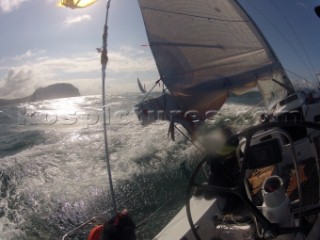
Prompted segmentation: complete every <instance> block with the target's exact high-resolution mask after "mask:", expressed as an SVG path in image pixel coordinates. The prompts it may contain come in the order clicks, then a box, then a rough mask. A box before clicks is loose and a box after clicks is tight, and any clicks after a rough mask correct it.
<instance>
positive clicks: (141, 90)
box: [137, 78, 147, 93]
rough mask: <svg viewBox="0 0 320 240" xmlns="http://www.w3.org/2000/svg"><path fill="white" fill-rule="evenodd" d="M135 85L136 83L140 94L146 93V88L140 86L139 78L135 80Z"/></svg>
mask: <svg viewBox="0 0 320 240" xmlns="http://www.w3.org/2000/svg"><path fill="white" fill-rule="evenodd" d="M137 83H138V87H139V90H140V92H141V93H146V92H147V91H146V86H145V85H144V87H142V84H141V82H140V80H139V78H137Z"/></svg>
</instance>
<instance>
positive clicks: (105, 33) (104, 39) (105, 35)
mask: <svg viewBox="0 0 320 240" xmlns="http://www.w3.org/2000/svg"><path fill="white" fill-rule="evenodd" d="M110 3H111V0H107V10H106V19H105V24H104V30H103V36H102V51H101V71H102V110H103V135H104V148H105V159H106V162H107V171H108V180H109V188H110V189H109V190H110V195H111V200H112V205H113V211H114V214H115V215H116V214H117V213H118V210H117V202H116V198H115V194H114V188H113V182H112V175H111V165H110V154H109V148H108V136H107V112H106V84H105V82H106V69H107V64H108V50H107V46H108V42H107V39H108V16H109V9H110Z"/></svg>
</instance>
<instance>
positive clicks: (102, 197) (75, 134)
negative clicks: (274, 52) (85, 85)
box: [0, 92, 261, 240]
mask: <svg viewBox="0 0 320 240" xmlns="http://www.w3.org/2000/svg"><path fill="white" fill-rule="evenodd" d="M141 98H142V95H141V94H138V93H126V94H118V95H109V96H108V97H107V108H108V142H109V153H110V160H111V167H112V177H113V180H114V187H115V195H116V201H117V205H118V208H119V209H123V208H126V209H128V210H129V213H130V214H131V215H132V217H133V219H134V221H135V222H136V224H138V228H137V235H138V239H152V237H154V236H155V235H156V234H157V233H158V232H159V231H160V230H161V228H162V227H163V226H164V225H165V224H166V223H168V221H169V220H170V218H172V217H173V216H174V214H176V213H177V212H178V211H179V210H180V208H181V207H182V206H183V204H184V201H185V194H186V193H185V191H186V190H185V187H186V185H187V182H188V179H189V176H190V174H191V172H192V168H193V166H194V164H195V163H196V162H197V161H199V160H200V158H201V157H202V155H203V153H202V152H200V151H199V150H197V148H196V147H195V146H194V145H193V144H192V143H191V142H190V141H189V140H188V139H187V138H185V136H184V135H183V134H181V133H180V132H179V131H176V132H175V141H172V140H171V139H170V138H168V136H167V132H168V127H169V124H168V123H165V122H160V121H159V122H156V123H155V124H153V125H149V126H141V124H140V123H139V120H138V118H137V117H136V115H135V114H134V111H133V108H134V105H135V104H136V103H137V102H139V101H140V100H141ZM260 101H261V98H260V95H259V93H258V92H250V93H248V94H245V95H243V96H239V97H236V96H231V97H230V98H229V100H228V102H227V103H226V104H225V105H224V106H223V108H222V109H221V111H220V113H219V114H218V116H217V117H216V120H215V121H211V122H210V127H212V126H213V127H215V126H217V125H230V126H231V127H232V128H233V129H235V128H237V129H241V128H245V127H246V126H250V125H252V124H253V119H254V117H256V113H257V112H254V113H253V112H250V113H249V114H245V112H247V111H248V110H250V109H252V108H253V106H254V105H255V104H256V103H258V102H260ZM102 124H103V121H102V114H101V97H100V96H82V97H76V98H68V99H55V100H47V101H41V102H34V103H25V104H19V105H16V106H2V107H0V239H1V240H15V239H19V240H21V239H26V240H33V239H41V240H45V239H50V240H55V239H62V236H63V235H64V234H65V233H67V232H68V231H71V230H72V229H74V228H76V227H77V226H78V225H80V224H81V223H83V222H85V221H87V220H89V219H91V218H92V217H94V216H98V215H99V216H101V217H100V219H106V218H108V217H110V216H111V215H112V202H111V199H110V192H109V185H108V177H107V168H106V161H105V149H104V138H103V127H102V126H103V125H102ZM180 129H181V130H182V128H181V127H180ZM182 132H183V133H185V134H186V132H185V131H183V130H182ZM196 144H198V145H199V144H201V143H196ZM139 223H141V224H139ZM88 230H89V229H88V228H83V229H80V230H79V231H77V232H76V233H74V234H72V235H71V237H70V238H67V239H86V236H87V234H88Z"/></svg>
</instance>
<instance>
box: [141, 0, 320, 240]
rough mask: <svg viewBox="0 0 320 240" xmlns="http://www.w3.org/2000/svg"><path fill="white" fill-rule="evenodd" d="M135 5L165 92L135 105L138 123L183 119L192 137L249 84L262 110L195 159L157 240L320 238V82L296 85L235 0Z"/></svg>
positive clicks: (158, 0) (148, 0)
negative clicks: (179, 201)
mask: <svg viewBox="0 0 320 240" xmlns="http://www.w3.org/2000/svg"><path fill="white" fill-rule="evenodd" d="M138 3H139V6H140V9H141V13H142V16H143V20H144V23H145V28H146V32H147V36H148V39H149V43H150V48H151V50H152V53H153V56H154V59H155V62H156V65H157V68H158V71H159V75H160V80H161V81H162V83H163V84H164V85H165V87H166V88H167V89H168V92H165V93H164V94H162V95H161V96H159V97H157V98H149V99H146V100H145V101H143V102H141V103H139V104H137V106H136V113H137V114H138V117H139V119H140V122H141V123H142V124H145V125H146V124H151V123H153V122H155V121H157V120H167V121H169V122H170V123H171V124H170V128H171V130H172V129H174V128H172V126H174V125H175V124H181V125H182V126H183V127H185V129H186V130H187V131H188V132H189V134H190V135H191V136H192V138H191V139H192V140H195V139H196V136H197V130H198V129H199V127H200V126H201V125H203V124H204V123H205V122H206V121H207V120H208V119H211V118H213V117H214V116H215V114H216V113H217V112H218V111H219V109H220V108H221V107H222V106H223V104H224V103H225V102H226V100H227V99H228V97H229V96H230V95H231V94H236V95H241V94H244V93H246V92H248V91H251V90H252V89H254V88H256V89H258V90H259V91H260V93H261V96H262V98H263V101H264V104H265V109H266V110H265V113H263V114H261V115H260V116H259V117H258V119H257V123H256V124H255V125H254V126H251V127H249V128H248V129H244V130H242V131H240V132H236V133H232V132H229V134H225V140H224V146H223V147H222V148H221V149H220V150H221V151H219V152H218V151H217V152H215V153H207V154H205V156H204V157H203V158H202V159H200V160H199V163H198V164H197V166H196V167H195V168H194V171H193V173H192V175H191V178H190V180H189V184H188V188H187V199H186V204H185V206H184V207H183V208H182V209H181V211H180V212H179V213H178V214H177V215H176V216H175V217H174V218H173V219H172V220H171V221H170V222H169V223H168V224H167V225H166V226H165V227H164V228H163V229H162V230H161V231H160V232H159V233H158V234H157V235H156V236H155V238H154V239H156V240H171V239H172V240H173V239H181V240H191V239H196V240H200V239H202V240H209V239H210V240H212V239H223V240H224V239H225V240H229V239H230V240H231V239H240V240H242V239H243V240H250V239H277V240H286V239H296V240H300V239H308V240H318V239H320V231H319V227H320V218H319V212H320V202H319V200H320V185H319V179H320V165H319V159H320V124H319V122H320V112H319V109H320V92H319V89H312V90H298V89H295V88H294V86H293V84H292V83H291V81H290V79H289V77H288V76H287V73H286V71H285V70H284V68H283V66H282V64H281V62H280V61H279V59H278V57H277V55H276V53H275V52H274V50H273V49H272V47H271V46H270V44H269V43H268V41H267V40H266V38H265V37H264V35H263V34H262V32H261V31H260V30H259V28H258V27H257V25H256V24H255V22H254V21H253V20H252V18H251V17H250V16H249V15H248V13H247V12H246V11H245V9H244V8H243V7H242V6H241V5H240V4H239V3H238V2H237V1H236V0H210V1H208V0H197V1H185V0H169V1H165V0H138ZM316 12H317V13H319V8H316ZM160 80H158V81H157V83H158V82H159V81H160Z"/></svg>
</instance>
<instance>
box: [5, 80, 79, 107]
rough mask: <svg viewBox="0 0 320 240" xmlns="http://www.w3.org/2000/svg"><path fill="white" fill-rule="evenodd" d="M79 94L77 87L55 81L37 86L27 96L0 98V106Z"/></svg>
mask: <svg viewBox="0 0 320 240" xmlns="http://www.w3.org/2000/svg"><path fill="white" fill-rule="evenodd" d="M78 96H81V94H80V92H79V89H78V88H76V87H74V86H73V85H72V84H67V83H57V84H53V85H50V86H48V87H44V88H38V89H37V90H36V91H34V93H33V94H31V95H30V96H28V97H24V98H17V99H11V100H6V99H0V106H3V105H9V104H18V103H23V102H36V101H42V100H49V99H56V98H67V97H78Z"/></svg>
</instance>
